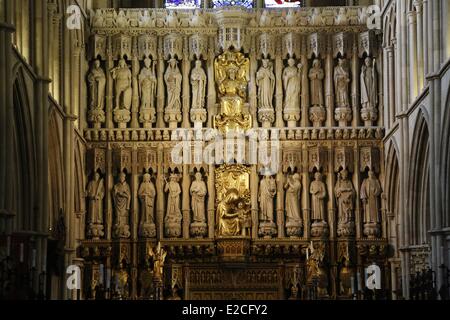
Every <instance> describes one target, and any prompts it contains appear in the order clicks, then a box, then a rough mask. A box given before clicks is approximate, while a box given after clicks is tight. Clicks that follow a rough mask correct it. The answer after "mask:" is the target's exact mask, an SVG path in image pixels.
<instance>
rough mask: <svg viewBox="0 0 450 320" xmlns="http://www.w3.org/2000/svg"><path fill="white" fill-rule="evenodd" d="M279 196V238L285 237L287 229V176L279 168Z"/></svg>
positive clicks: (277, 209)
mask: <svg viewBox="0 0 450 320" xmlns="http://www.w3.org/2000/svg"><path fill="white" fill-rule="evenodd" d="M279 159H281V150H280V158H279ZM276 180H277V197H276V203H277V207H276V212H277V220H276V223H277V227H278V238H284V237H285V230H286V228H285V227H286V219H285V214H284V184H285V178H284V174H283V172H282V171H281V170H278V173H277V177H276Z"/></svg>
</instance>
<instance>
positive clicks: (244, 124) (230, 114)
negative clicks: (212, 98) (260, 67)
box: [214, 51, 252, 132]
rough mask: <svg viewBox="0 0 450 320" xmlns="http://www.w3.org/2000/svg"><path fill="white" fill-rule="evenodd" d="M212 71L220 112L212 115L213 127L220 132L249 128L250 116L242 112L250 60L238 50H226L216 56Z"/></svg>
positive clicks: (245, 98)
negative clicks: (213, 72)
mask: <svg viewBox="0 0 450 320" xmlns="http://www.w3.org/2000/svg"><path fill="white" fill-rule="evenodd" d="M214 71H215V77H216V84H217V89H218V93H219V98H220V114H219V115H217V116H215V117H214V127H215V128H217V129H219V130H221V131H222V132H227V131H230V130H246V129H250V128H251V124H252V121H251V116H250V115H249V114H248V112H244V104H245V102H246V100H247V85H248V82H249V80H250V60H249V59H248V58H246V57H245V56H244V54H242V53H240V52H234V51H226V52H225V53H223V54H222V55H220V56H219V57H217V58H216V61H215V62H214Z"/></svg>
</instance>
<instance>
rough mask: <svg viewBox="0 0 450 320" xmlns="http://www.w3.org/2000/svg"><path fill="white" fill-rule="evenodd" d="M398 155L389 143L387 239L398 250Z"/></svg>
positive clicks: (396, 150) (386, 187)
mask: <svg viewBox="0 0 450 320" xmlns="http://www.w3.org/2000/svg"><path fill="white" fill-rule="evenodd" d="M398 154H399V153H398V147H397V145H396V143H395V141H391V142H390V143H389V147H388V151H387V159H386V181H385V194H386V195H387V199H386V200H387V202H386V209H387V215H388V220H387V221H388V237H389V238H390V241H391V244H392V245H393V246H395V249H398V246H399V243H398V226H397V225H398V223H399V218H400V217H399V214H400V207H399V206H400V170H399V161H398V156H397V155H398ZM396 251H397V250H396Z"/></svg>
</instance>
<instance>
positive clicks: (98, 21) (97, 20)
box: [92, 9, 105, 28]
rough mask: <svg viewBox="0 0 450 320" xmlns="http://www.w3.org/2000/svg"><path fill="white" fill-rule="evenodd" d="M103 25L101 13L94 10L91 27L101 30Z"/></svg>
mask: <svg viewBox="0 0 450 320" xmlns="http://www.w3.org/2000/svg"><path fill="white" fill-rule="evenodd" d="M104 23H105V19H104V18H103V12H102V10H101V9H96V10H95V15H94V17H93V18H92V26H93V27H94V28H101V27H103V25H104Z"/></svg>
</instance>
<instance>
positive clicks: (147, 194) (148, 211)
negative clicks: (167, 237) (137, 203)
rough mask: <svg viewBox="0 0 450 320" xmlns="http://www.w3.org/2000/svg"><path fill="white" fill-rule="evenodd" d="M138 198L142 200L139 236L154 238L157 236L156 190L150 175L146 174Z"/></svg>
mask: <svg viewBox="0 0 450 320" xmlns="http://www.w3.org/2000/svg"><path fill="white" fill-rule="evenodd" d="M138 197H139V199H140V200H141V221H140V225H139V235H140V236H141V237H144V238H154V237H155V236H156V227H155V218H154V215H155V197H156V189H155V185H154V184H153V182H152V180H151V176H150V174H148V173H146V174H144V177H143V180H142V183H141V185H140V187H139V190H138Z"/></svg>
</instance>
